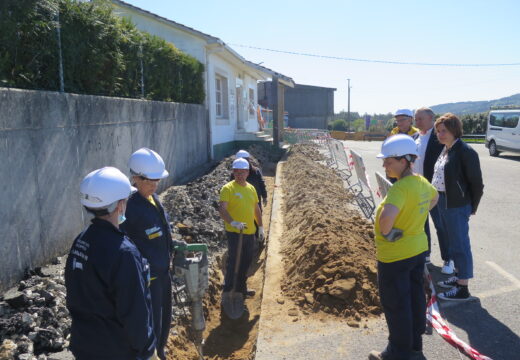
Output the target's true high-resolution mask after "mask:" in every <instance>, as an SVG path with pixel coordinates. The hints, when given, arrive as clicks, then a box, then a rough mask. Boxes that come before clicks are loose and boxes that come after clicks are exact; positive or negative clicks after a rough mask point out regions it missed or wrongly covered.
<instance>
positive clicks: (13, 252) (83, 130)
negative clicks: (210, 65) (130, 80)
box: [0, 88, 209, 291]
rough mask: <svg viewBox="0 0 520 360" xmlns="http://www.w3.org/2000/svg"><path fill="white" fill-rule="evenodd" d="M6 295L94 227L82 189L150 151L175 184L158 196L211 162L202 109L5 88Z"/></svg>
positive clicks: (0, 156)
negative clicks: (97, 173) (100, 173)
mask: <svg viewBox="0 0 520 360" xmlns="http://www.w3.org/2000/svg"><path fill="white" fill-rule="evenodd" d="M0 108H1V109H2V111H1V112H0V183H1V184H2V188H3V191H2V193H1V194H0V203H1V206H0V219H1V221H0V233H1V234H2V238H3V239H2V246H0V258H1V259H2V261H1V262H0V291H3V290H5V289H6V288H7V287H8V286H9V285H10V284H12V283H13V282H14V281H16V280H17V279H19V278H20V277H21V276H22V274H23V272H24V269H26V268H28V267H29V268H33V267H36V266H40V265H42V264H44V263H46V262H48V261H50V260H51V259H52V258H54V257H56V256H59V255H62V254H64V253H65V252H67V251H68V249H69V247H70V244H71V243H72V240H73V239H74V237H75V236H76V235H77V234H78V233H79V232H80V231H81V230H82V228H83V227H84V226H85V224H87V222H88V219H87V215H86V213H85V212H84V211H83V210H82V207H81V205H80V203H79V184H80V182H81V179H82V178H83V177H84V176H85V175H86V174H87V173H89V172H90V171H92V170H95V169H97V168H100V167H103V166H115V167H117V168H119V169H121V170H122V171H123V172H124V173H126V174H127V175H129V171H128V167H127V163H128V159H129V156H130V154H131V153H132V152H133V151H135V150H137V149H138V148H140V147H143V146H146V147H149V148H151V149H153V150H156V151H157V152H158V153H159V154H161V156H162V157H163V159H164V161H165V164H166V168H167V170H168V171H169V172H170V177H168V178H167V179H165V180H163V181H161V183H160V187H159V191H162V190H164V189H165V188H166V187H168V186H170V185H172V184H173V183H174V182H175V181H176V180H179V179H185V178H187V177H189V176H190V173H194V172H195V171H197V169H200V167H201V166H204V164H207V163H208V161H209V154H208V151H207V149H208V137H207V133H208V128H207V119H206V116H207V115H206V114H207V112H206V111H205V109H204V106H202V105H194V104H179V103H166V102H157V101H144V100H132V99H121V98H108V97H100V96H87V95H72V94H60V93H55V92H44V91H25V90H13V89H4V88H0Z"/></svg>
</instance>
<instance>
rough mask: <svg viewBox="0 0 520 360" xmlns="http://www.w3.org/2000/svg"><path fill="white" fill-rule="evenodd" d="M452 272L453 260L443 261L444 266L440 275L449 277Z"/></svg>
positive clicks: (453, 267)
mask: <svg viewBox="0 0 520 360" xmlns="http://www.w3.org/2000/svg"><path fill="white" fill-rule="evenodd" d="M453 271H455V263H454V262H453V260H449V261H445V262H444V265H443V266H442V269H441V273H443V274H446V275H451V274H453Z"/></svg>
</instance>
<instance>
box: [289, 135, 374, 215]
mask: <svg viewBox="0 0 520 360" xmlns="http://www.w3.org/2000/svg"><path fill="white" fill-rule="evenodd" d="M283 137H284V141H285V142H287V143H289V144H315V145H318V146H319V147H320V148H321V149H322V150H324V151H325V163H326V165H327V166H328V167H330V168H332V169H334V170H335V171H336V172H337V174H338V175H339V176H340V178H341V179H342V180H343V181H345V182H346V183H347V185H346V186H345V188H346V189H347V190H348V191H350V192H352V194H353V195H354V199H355V200H356V202H357V204H358V206H359V208H360V209H361V212H363V214H364V215H365V217H366V218H367V219H372V220H373V218H372V217H373V214H374V210H375V201H374V197H373V195H372V189H371V188H370V183H369V180H368V176H367V173H366V169H365V165H364V164H363V158H362V157H361V155H359V154H358V153H356V152H355V151H353V150H350V156H349V155H347V152H346V149H345V147H344V144H343V142H341V141H339V140H336V139H333V138H332V137H331V136H330V132H329V131H327V130H318V129H284V131H283ZM353 169H354V170H355V172H356V175H357V181H356V182H354V181H353V178H354V176H353Z"/></svg>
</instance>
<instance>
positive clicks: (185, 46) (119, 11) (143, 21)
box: [113, 3, 206, 64]
mask: <svg viewBox="0 0 520 360" xmlns="http://www.w3.org/2000/svg"><path fill="white" fill-rule="evenodd" d="M113 5H114V13H115V14H116V15H118V16H120V17H125V18H128V19H129V20H131V21H132V22H133V23H134V24H135V26H136V27H137V28H138V29H139V30H141V31H146V32H147V33H150V34H153V35H156V36H159V37H161V38H163V39H164V40H166V41H168V42H169V43H172V44H174V45H175V47H176V48H178V49H179V50H181V51H183V52H185V53H187V54H189V55H191V56H193V57H194V58H196V59H197V60H199V61H200V62H201V63H203V64H205V63H206V49H205V46H206V41H205V40H204V39H202V38H200V37H197V36H195V35H192V34H190V33H189V32H186V31H182V30H179V29H176V28H174V27H173V26H171V25H169V24H168V23H167V22H166V21H163V20H161V19H160V18H156V17H154V16H153V15H145V14H143V13H141V12H139V11H135V10H132V9H130V8H127V7H123V6H119V5H118V4H116V3H113Z"/></svg>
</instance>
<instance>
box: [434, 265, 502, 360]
mask: <svg viewBox="0 0 520 360" xmlns="http://www.w3.org/2000/svg"><path fill="white" fill-rule="evenodd" d="M424 268H425V269H424V275H425V277H426V279H428V285H429V287H430V289H431V292H432V295H431V298H430V301H428V304H427V307H426V320H427V321H428V323H429V324H430V325H431V326H432V327H433V328H434V329H435V331H437V333H438V334H439V335H440V336H441V337H442V338H443V339H444V340H446V341H447V342H448V343H450V344H451V345H453V346H454V347H456V348H458V349H459V350H461V351H462V352H464V353H465V354H466V355H468V356H469V357H470V358H471V359H474V360H492V359H491V358H490V357H487V356H485V355H482V354H481V353H479V352H478V351H477V350H475V349H473V348H472V347H471V346H469V345H468V344H466V343H465V342H464V341H462V340H461V339H459V338H458V337H457V335H455V333H454V332H453V330H452V329H451V328H450V327H449V325H448V324H447V323H446V321H444V319H443V318H442V316H441V314H440V312H439V304H438V303H437V294H436V292H435V287H434V286H433V282H432V277H431V275H430V273H429V272H428V269H427V268H426V266H425V267H424Z"/></svg>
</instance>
